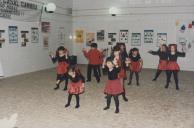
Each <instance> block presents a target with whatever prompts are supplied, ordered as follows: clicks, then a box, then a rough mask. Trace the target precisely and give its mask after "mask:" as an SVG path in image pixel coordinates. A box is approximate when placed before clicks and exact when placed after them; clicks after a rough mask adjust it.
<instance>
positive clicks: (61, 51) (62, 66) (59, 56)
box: [50, 46, 69, 90]
mask: <svg viewBox="0 0 194 128" xmlns="http://www.w3.org/2000/svg"><path fill="white" fill-rule="evenodd" d="M50 57H51V59H52V62H53V63H56V62H58V66H57V69H56V70H57V81H56V87H55V88H54V89H55V90H57V89H59V85H60V83H61V82H63V81H64V80H65V88H64V90H67V84H68V77H67V70H68V66H69V57H68V51H67V49H65V48H64V47H63V46H60V47H59V48H58V49H57V51H56V55H55V56H54V55H52V54H50Z"/></svg>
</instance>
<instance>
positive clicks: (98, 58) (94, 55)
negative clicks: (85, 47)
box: [83, 49, 103, 65]
mask: <svg viewBox="0 0 194 128" xmlns="http://www.w3.org/2000/svg"><path fill="white" fill-rule="evenodd" d="M83 53H84V56H85V57H86V58H87V59H88V61H89V64H92V65H99V64H102V56H103V54H102V53H101V52H100V51H99V50H98V49H91V50H89V51H88V52H86V51H83Z"/></svg>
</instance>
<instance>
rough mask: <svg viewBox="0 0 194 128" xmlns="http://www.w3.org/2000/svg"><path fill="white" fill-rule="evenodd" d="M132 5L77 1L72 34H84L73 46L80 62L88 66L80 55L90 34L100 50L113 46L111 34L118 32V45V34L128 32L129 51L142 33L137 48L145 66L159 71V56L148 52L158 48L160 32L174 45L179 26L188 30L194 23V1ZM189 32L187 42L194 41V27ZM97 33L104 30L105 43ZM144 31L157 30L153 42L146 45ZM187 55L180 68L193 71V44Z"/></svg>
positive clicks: (181, 59)
mask: <svg viewBox="0 0 194 128" xmlns="http://www.w3.org/2000/svg"><path fill="white" fill-rule="evenodd" d="M130 2H132V0H122V1H119V2H118V1H113V2H112V1H110V0H105V1H103V0H99V1H95V2H92V3H91V2H89V0H88V1H85V2H79V1H78V0H75V1H74V4H73V6H74V17H73V31H74V34H75V36H76V33H75V32H76V30H83V31H84V35H83V36H84V37H83V39H84V41H83V43H77V42H76V40H74V43H73V47H74V48H73V49H74V54H76V55H77V56H78V63H81V64H86V63H87V60H86V59H85V57H84V56H83V54H80V53H81V50H82V48H88V49H89V47H87V46H86V33H87V32H94V33H95V42H97V43H98V46H99V49H101V48H110V47H111V45H108V33H117V36H116V39H117V41H118V42H119V31H120V30H128V31H129V34H128V36H129V38H128V43H126V46H127V49H128V50H129V49H130V48H132V47H134V46H131V34H132V33H141V46H136V47H138V48H139V49H140V53H141V56H142V58H143V60H144V66H143V67H144V68H152V69H153V68H156V66H157V63H158V57H157V56H152V55H150V54H148V53H147V52H148V51H149V50H157V49H158V47H157V44H156V43H157V33H167V44H170V43H175V42H177V31H179V30H180V26H181V25H183V24H185V25H186V27H187V25H188V24H189V23H191V22H192V21H194V10H193V7H194V3H193V1H188V2H187V3H184V4H183V3H181V2H182V1H176V3H173V1H172V3H165V1H163V2H164V3H163V4H161V3H154V4H151V3H149V4H148V3H143V2H145V0H144V1H140V0H139V2H137V1H136V2H137V3H136V4H133V5H131V4H129V3H130ZM151 2H153V1H151ZM159 2H160V1H159ZM132 3H133V2H132ZM89 5H91V6H89ZM97 5H98V6H97ZM112 6H114V7H118V10H119V12H118V15H117V16H116V17H112V16H111V15H110V14H109V8H110V7H112ZM122 7H123V8H122ZM177 22H178V23H177ZM186 29H187V30H186V32H185V33H189V35H190V37H189V38H190V39H189V40H188V42H192V40H194V38H192V34H194V30H193V29H194V26H193V28H192V29H189V30H188V28H186ZM98 30H105V40H104V41H103V42H98V41H97V39H96V33H97V31H98ZM144 30H154V36H153V43H151V44H146V43H144ZM186 35H187V34H186ZM75 38H76V37H75ZM191 38H192V39H191ZM179 49H182V48H181V46H179ZM186 53H187V56H186V57H185V58H179V59H178V62H179V63H180V67H181V69H182V70H188V71H194V66H193V65H194V60H193V59H192V58H193V57H192V56H193V55H194V43H192V48H189V49H187V50H186Z"/></svg>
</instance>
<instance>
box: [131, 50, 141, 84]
mask: <svg viewBox="0 0 194 128" xmlns="http://www.w3.org/2000/svg"><path fill="white" fill-rule="evenodd" d="M129 63H130V65H129V70H130V76H129V83H128V85H131V83H132V78H133V74H134V73H135V76H136V84H137V86H139V72H140V71H141V69H142V65H143V61H142V59H141V56H140V54H139V50H138V49H137V48H133V49H131V50H130V53H129Z"/></svg>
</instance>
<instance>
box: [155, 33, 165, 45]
mask: <svg viewBox="0 0 194 128" xmlns="http://www.w3.org/2000/svg"><path fill="white" fill-rule="evenodd" d="M161 44H167V33H157V44H156V46H157V47H159V46H160V45H161Z"/></svg>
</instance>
